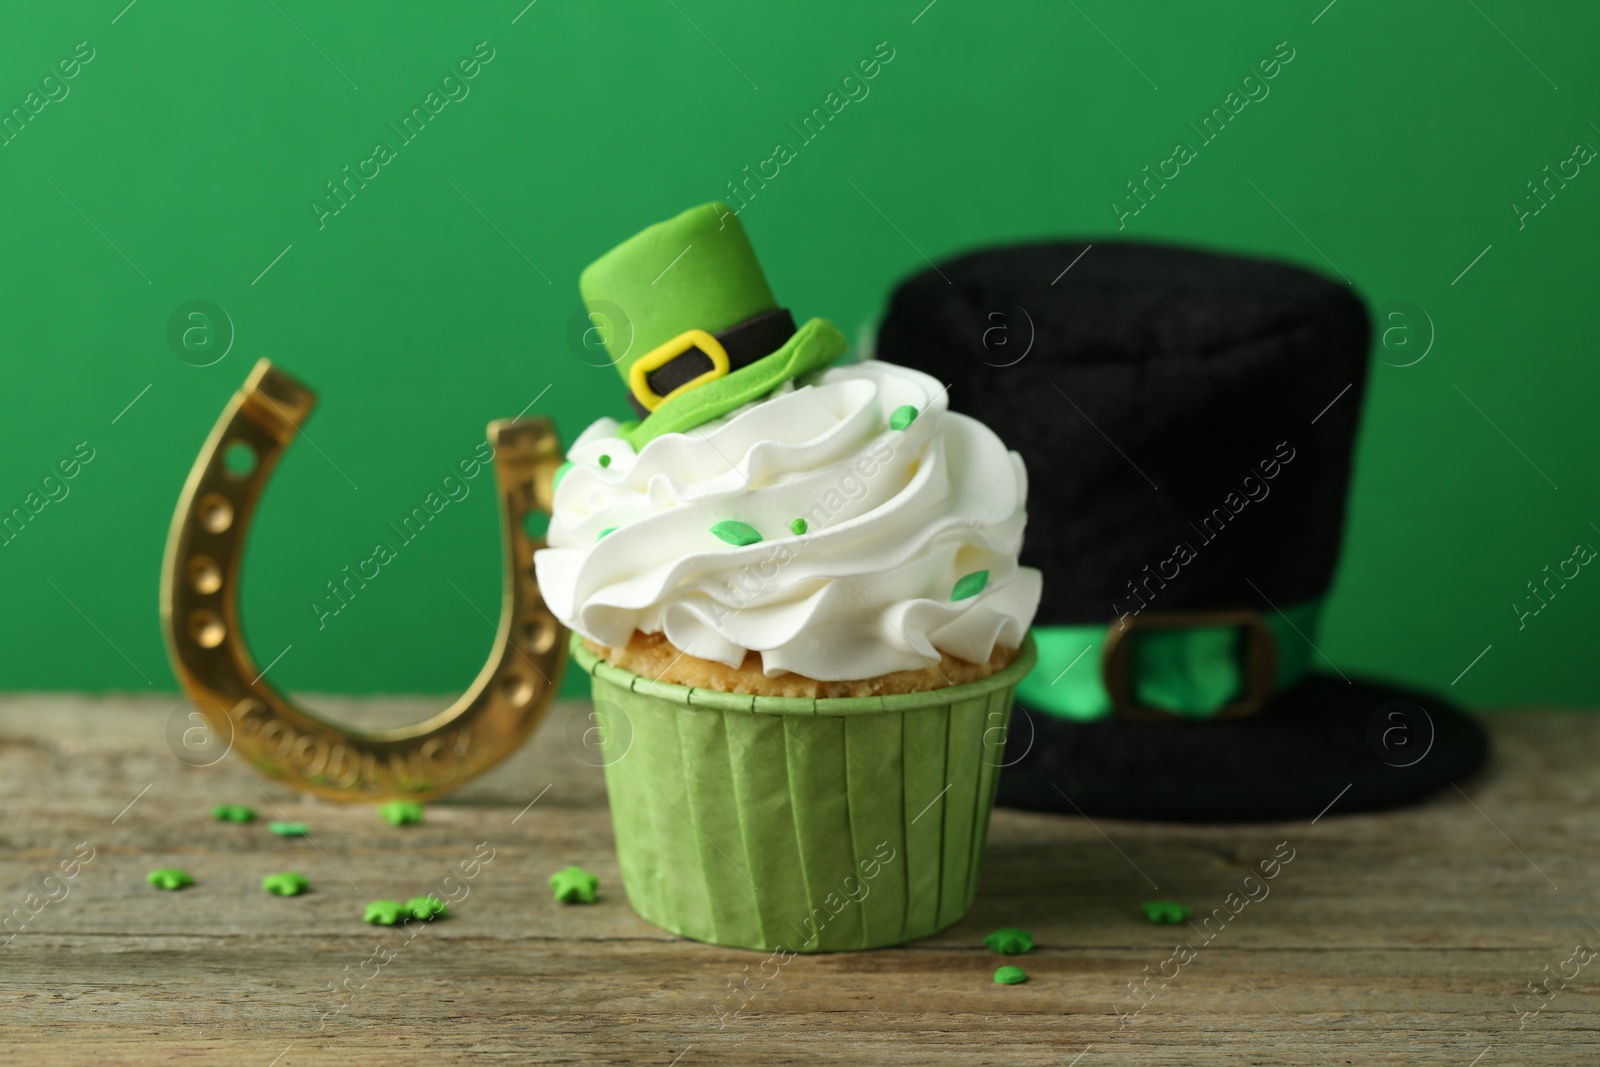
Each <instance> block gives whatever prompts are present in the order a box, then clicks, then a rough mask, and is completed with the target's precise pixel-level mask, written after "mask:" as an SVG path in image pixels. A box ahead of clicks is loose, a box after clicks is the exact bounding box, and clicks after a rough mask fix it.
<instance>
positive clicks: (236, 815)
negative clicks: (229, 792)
mask: <svg viewBox="0 0 1600 1067" xmlns="http://www.w3.org/2000/svg"><path fill="white" fill-rule="evenodd" d="M211 817H212V818H213V819H216V820H217V821H219V822H255V819H256V813H255V812H254V811H253V810H251V809H250V808H247V807H244V806H242V805H240V804H218V805H217V806H216V807H214V808H212V809H211Z"/></svg>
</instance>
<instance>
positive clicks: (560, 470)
mask: <svg viewBox="0 0 1600 1067" xmlns="http://www.w3.org/2000/svg"><path fill="white" fill-rule="evenodd" d="M571 469H572V460H570V459H569V460H567V461H566V462H565V463H563V464H562V465H561V466H559V467H557V468H556V475H555V477H554V478H551V479H550V490H551V492H554V491H555V488H556V486H558V485H560V484H561V479H563V478H565V477H566V476H567V472H568V471H569V470H571Z"/></svg>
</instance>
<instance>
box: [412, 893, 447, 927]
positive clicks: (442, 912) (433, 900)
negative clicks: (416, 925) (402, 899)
mask: <svg viewBox="0 0 1600 1067" xmlns="http://www.w3.org/2000/svg"><path fill="white" fill-rule="evenodd" d="M406 911H408V912H410V913H411V917H412V918H413V919H421V920H423V921H424V922H430V921H432V920H434V919H442V918H444V917H445V916H446V915H447V914H448V913H449V911H450V909H449V908H447V907H445V903H444V901H442V900H440V899H439V898H438V897H435V896H426V897H412V898H411V899H410V900H408V901H406Z"/></svg>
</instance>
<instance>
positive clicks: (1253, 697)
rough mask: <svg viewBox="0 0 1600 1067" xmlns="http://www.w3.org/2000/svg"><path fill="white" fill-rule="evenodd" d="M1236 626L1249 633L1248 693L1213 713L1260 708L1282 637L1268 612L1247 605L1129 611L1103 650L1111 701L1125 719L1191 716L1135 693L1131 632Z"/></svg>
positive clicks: (1236, 714) (1232, 715)
mask: <svg viewBox="0 0 1600 1067" xmlns="http://www.w3.org/2000/svg"><path fill="white" fill-rule="evenodd" d="M1212 627H1215V628H1222V627H1232V628H1235V629H1244V630H1248V631H1249V634H1248V636H1247V638H1246V639H1245V657H1244V693H1243V694H1242V695H1241V696H1240V697H1239V699H1237V700H1235V701H1233V702H1232V703H1229V704H1224V705H1223V706H1222V707H1221V708H1218V709H1217V711H1216V713H1215V714H1214V715H1211V716H1208V721H1209V720H1212V719H1242V718H1244V717H1245V716H1247V715H1254V714H1255V713H1256V712H1257V711H1259V710H1261V705H1263V704H1265V703H1266V701H1267V698H1268V697H1269V696H1271V695H1272V690H1273V685H1274V683H1275V682H1276V680H1277V674H1278V641H1277V638H1276V637H1275V636H1274V635H1273V633H1272V628H1271V627H1270V626H1268V625H1267V620H1266V617H1265V616H1263V615H1262V614H1261V612H1259V611H1254V610H1251V609H1248V608H1245V609H1240V610H1237V611H1178V612H1165V613H1150V614H1140V615H1127V616H1124V617H1123V618H1122V619H1121V620H1120V621H1119V622H1118V623H1117V624H1116V625H1114V626H1112V627H1111V629H1110V630H1109V632H1107V634H1106V640H1105V645H1104V647H1103V649H1102V651H1101V660H1100V671H1101V677H1102V678H1103V679H1104V681H1105V687H1106V692H1107V693H1109V694H1110V696H1111V707H1112V709H1113V710H1114V711H1115V712H1116V713H1117V714H1118V715H1121V716H1122V717H1123V718H1125V719H1134V720H1138V721H1142V722H1153V721H1157V720H1161V719H1181V720H1184V721H1190V720H1189V717H1187V716H1183V715H1174V714H1173V713H1172V712H1169V711H1165V710H1163V709H1161V708H1150V707H1144V706H1143V705H1141V704H1139V703H1137V698H1136V697H1135V695H1134V686H1133V676H1132V673H1131V671H1130V670H1129V659H1130V651H1131V649H1132V647H1133V646H1132V643H1131V642H1130V641H1129V637H1130V635H1131V634H1132V633H1133V632H1134V631H1135V630H1189V629H1206V628H1212Z"/></svg>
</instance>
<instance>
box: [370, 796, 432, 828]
mask: <svg viewBox="0 0 1600 1067" xmlns="http://www.w3.org/2000/svg"><path fill="white" fill-rule="evenodd" d="M378 817H379V818H380V819H382V820H383V821H384V822H386V823H388V824H389V825H390V826H415V825H417V824H418V823H420V822H421V821H422V805H421V804H418V803H417V802H416V801H415V800H391V801H389V802H388V803H387V804H379V805H378Z"/></svg>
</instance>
